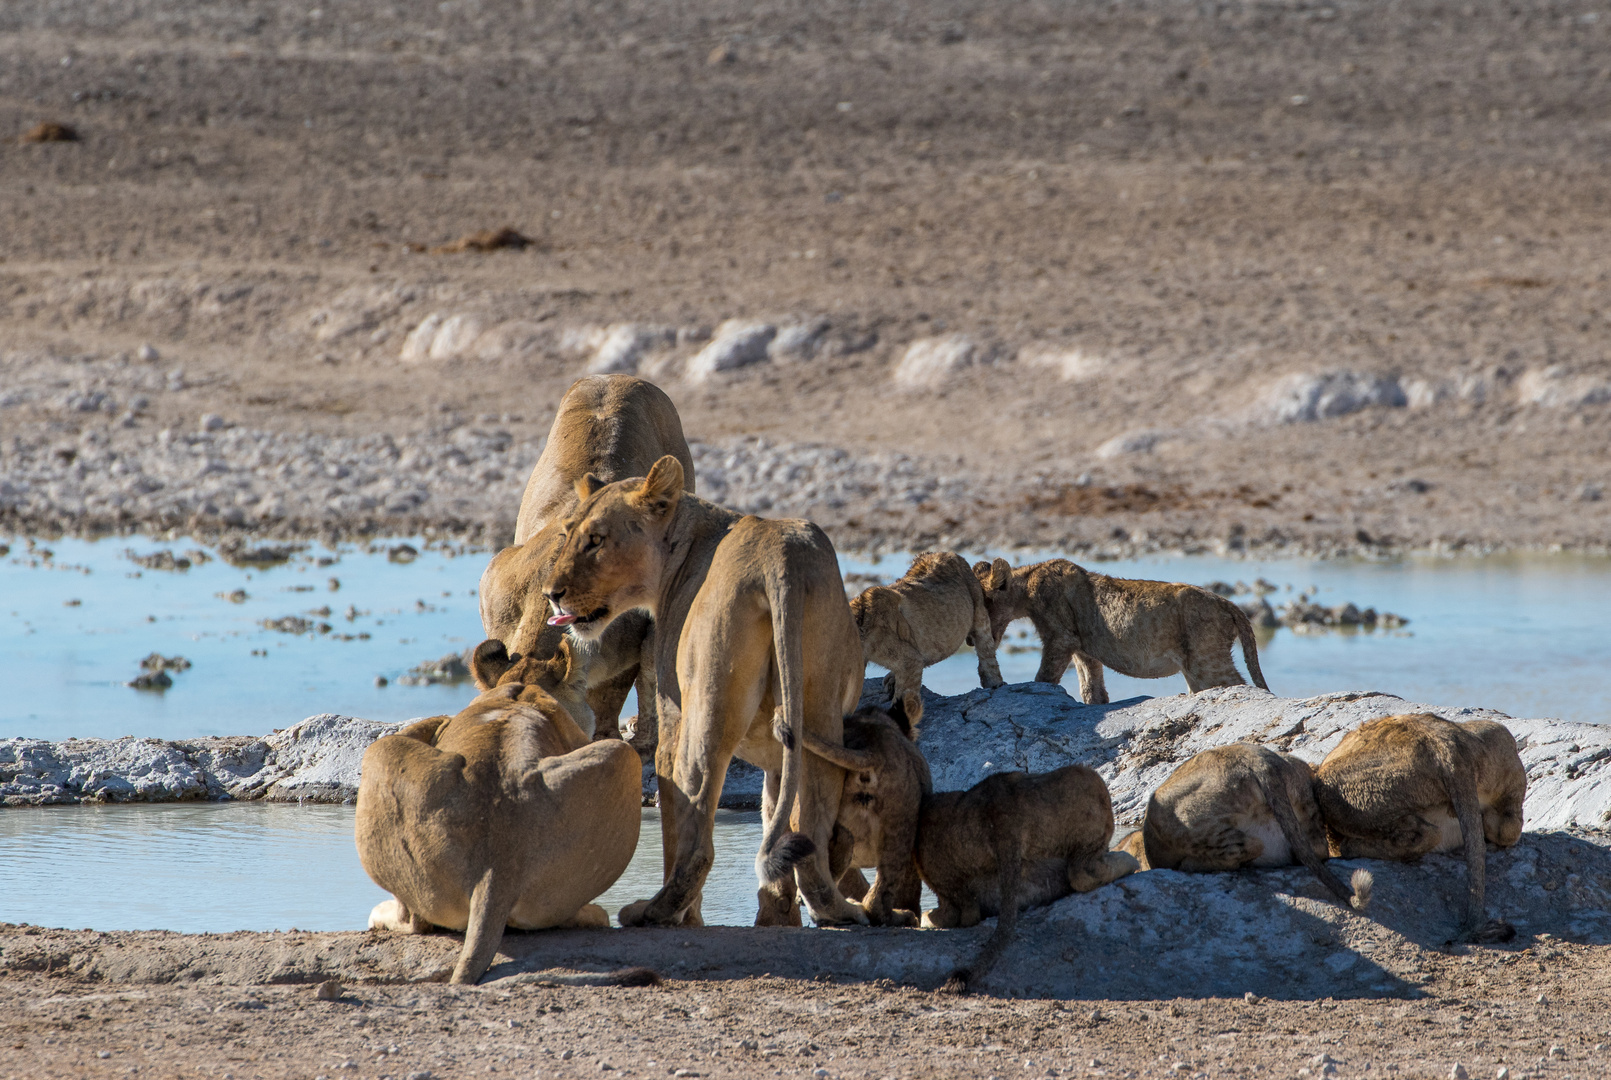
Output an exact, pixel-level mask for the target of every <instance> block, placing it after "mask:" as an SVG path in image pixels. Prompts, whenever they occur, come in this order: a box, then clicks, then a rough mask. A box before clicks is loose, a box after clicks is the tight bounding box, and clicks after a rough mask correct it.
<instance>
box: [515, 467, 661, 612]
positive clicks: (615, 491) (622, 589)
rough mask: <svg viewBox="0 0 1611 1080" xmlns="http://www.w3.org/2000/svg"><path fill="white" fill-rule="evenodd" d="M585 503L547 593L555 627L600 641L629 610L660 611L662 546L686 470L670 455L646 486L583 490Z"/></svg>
mask: <svg viewBox="0 0 1611 1080" xmlns="http://www.w3.org/2000/svg"><path fill="white" fill-rule="evenodd" d="M577 494H578V495H580V496H582V504H581V505H580V506H579V507H577V508H576V513H574V514H572V515H571V516H570V517H569V518H567V519H566V521H565V522H564V524H563V526H562V528H563V538H562V540H561V546H560V550H559V556H558V558H557V559H556V560H555V563H554V572H553V574H552V576H551V577H550V578H549V580H548V587H547V589H546V590H545V595H546V597H547V599H548V603H549V607H550V608H551V609H552V611H553V614H552V615H550V616H549V619H548V624H549V625H550V626H564V627H568V628H569V629H570V632H571V633H573V634H575V635H577V636H578V637H582V638H587V639H593V640H596V639H597V638H598V636H599V635H600V634H602V633H603V632H604V629H605V627H607V626H609V625H610V622H611V621H612V620H613V619H614V618H615V617H616V616H618V615H620V614H621V613H622V612H624V611H631V610H633V609H634V608H644V609H646V610H649V611H650V612H652V611H653V608H654V602H655V598H656V597H657V596H658V594H659V591H660V574H661V570H662V569H663V567H664V565H665V548H664V546H663V544H662V541H663V540H664V538H665V533H666V529H667V528H668V527H669V525H670V523H671V519H672V516H673V515H674V513H675V511H676V507H677V502H678V500H679V499H680V498H681V497H682V465H680V464H679V463H678V461H677V459H676V458H674V457H671V456H669V455H668V456H666V457H663V458H661V459H660V460H659V461H657V462H655V465H654V468H653V469H651V470H649V475H648V477H646V478H645V479H642V480H621V481H619V482H617V483H614V484H607V485H606V484H600V483H599V482H598V478H597V477H594V476H591V475H589V476H587V477H584V478H583V479H582V481H581V483H579V484H578V485H577Z"/></svg>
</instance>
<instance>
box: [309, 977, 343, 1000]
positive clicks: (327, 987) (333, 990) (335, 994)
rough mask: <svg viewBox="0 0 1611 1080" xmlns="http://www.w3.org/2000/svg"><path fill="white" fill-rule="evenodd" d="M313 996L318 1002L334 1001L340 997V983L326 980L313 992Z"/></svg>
mask: <svg viewBox="0 0 1611 1080" xmlns="http://www.w3.org/2000/svg"><path fill="white" fill-rule="evenodd" d="M313 996H314V997H315V998H317V999H318V1000H319V1001H336V1000H338V999H340V997H341V983H339V982H337V981H336V980H335V979H326V980H325V981H324V982H322V983H320V984H319V986H318V989H316V990H314V992H313Z"/></svg>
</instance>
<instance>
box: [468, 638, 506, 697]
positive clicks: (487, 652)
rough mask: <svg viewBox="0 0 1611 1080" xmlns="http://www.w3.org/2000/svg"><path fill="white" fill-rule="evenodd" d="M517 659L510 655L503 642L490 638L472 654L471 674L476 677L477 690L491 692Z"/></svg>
mask: <svg viewBox="0 0 1611 1080" xmlns="http://www.w3.org/2000/svg"><path fill="white" fill-rule="evenodd" d="M514 662H515V658H513V657H511V656H510V655H509V650H508V649H506V648H504V645H503V642H501V641H498V640H497V639H496V638H488V639H487V640H486V641H483V642H482V643H481V644H479V645H477V646H476V647H475V652H473V653H471V654H470V674H471V675H473V676H475V688H476V689H477V690H491V689H492V688H493V687H494V686H497V685H498V680H499V679H501V678H503V675H504V672H506V671H508V670H509V668H510V667H512V666H513V665H514Z"/></svg>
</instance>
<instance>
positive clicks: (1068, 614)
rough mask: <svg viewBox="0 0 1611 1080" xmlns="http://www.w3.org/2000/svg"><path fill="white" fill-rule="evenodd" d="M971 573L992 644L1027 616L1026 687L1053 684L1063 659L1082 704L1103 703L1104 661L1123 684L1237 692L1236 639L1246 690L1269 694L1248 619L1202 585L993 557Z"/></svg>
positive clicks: (1062, 561)
mask: <svg viewBox="0 0 1611 1080" xmlns="http://www.w3.org/2000/svg"><path fill="white" fill-rule="evenodd" d="M973 572H974V574H975V575H976V576H977V577H978V578H979V582H980V584H981V585H983V586H984V592H985V605H986V606H987V607H988V608H989V609H990V630H991V634H992V635H993V637H994V639H995V641H996V642H997V644H1000V642H1001V635H1002V634H1003V633H1005V632H1006V629H1007V624H1008V623H1011V622H1012V621H1013V620H1014V619H1019V618H1022V617H1024V616H1026V615H1027V616H1028V617H1029V620H1030V622H1032V623H1034V624H1035V631H1036V632H1037V633H1038V634H1040V642H1041V657H1040V670H1039V671H1037V672H1036V673H1035V681H1036V682H1049V683H1055V682H1061V681H1062V680H1063V673H1064V672H1065V671H1067V670H1068V664H1069V660H1070V659H1072V660H1073V661H1074V667H1075V670H1077V671H1078V672H1079V674H1080V699H1081V700H1082V701H1084V702H1085V703H1086V704H1087V705H1105V704H1107V701H1108V691H1107V687H1106V686H1104V685H1103V682H1102V666H1103V665H1104V664H1106V665H1107V666H1108V667H1110V668H1112V669H1113V670H1114V671H1117V672H1118V673H1119V674H1121V675H1128V676H1130V677H1131V678H1132V679H1162V678H1166V677H1167V676H1170V675H1173V674H1175V672H1177V671H1178V672H1181V673H1183V674H1184V675H1185V676H1186V688H1187V689H1188V690H1190V691H1191V692H1192V693H1194V694H1195V693H1196V692H1197V691H1199V690H1203V689H1205V688H1207V687H1210V686H1241V685H1243V679H1242V676H1241V673H1240V672H1238V671H1237V670H1236V664H1235V663H1233V662H1232V660H1231V646H1232V645H1233V644H1235V643H1236V642H1238V641H1240V642H1241V643H1242V659H1243V660H1244V661H1246V662H1247V671H1248V674H1249V675H1251V676H1252V677H1253V685H1254V686H1257V687H1259V688H1260V689H1263V690H1268V689H1269V686H1268V685H1266V684H1265V682H1264V674H1263V672H1261V671H1260V670H1259V647H1258V643H1257V642H1255V641H1254V640H1253V624H1252V622H1250V621H1249V620H1248V617H1247V614H1246V613H1245V612H1243V611H1242V609H1241V608H1239V607H1237V606H1236V605H1235V604H1233V603H1231V602H1230V601H1229V600H1227V599H1225V598H1224V597H1223V596H1219V595H1217V594H1215V593H1211V592H1209V591H1208V590H1207V589H1200V588H1198V587H1197V586H1195V585H1176V584H1170V583H1168V582H1163V581H1130V580H1127V579H1125V578H1113V577H1108V576H1107V575H1106V574H1093V573H1091V572H1090V571H1088V570H1086V569H1085V568H1083V567H1081V566H1076V565H1075V564H1074V563H1071V562H1069V561H1068V560H1067V559H1050V560H1048V561H1046V562H1043V563H1036V564H1034V565H1033V566H1020V567H1019V568H1017V569H1016V570H1015V569H1013V568H1012V567H1011V566H1010V565H1008V563H1007V560H1006V559H997V560H996V561H995V562H993V563H983V562H978V563H974V564H973Z"/></svg>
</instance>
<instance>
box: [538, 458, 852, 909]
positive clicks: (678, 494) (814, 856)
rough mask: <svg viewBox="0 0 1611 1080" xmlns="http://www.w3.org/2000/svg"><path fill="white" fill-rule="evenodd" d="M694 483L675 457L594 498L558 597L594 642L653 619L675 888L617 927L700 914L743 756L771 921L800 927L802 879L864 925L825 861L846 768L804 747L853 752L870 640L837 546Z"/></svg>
mask: <svg viewBox="0 0 1611 1080" xmlns="http://www.w3.org/2000/svg"><path fill="white" fill-rule="evenodd" d="M682 472H683V470H682V466H681V465H680V464H679V463H678V462H677V459H676V458H674V457H670V456H667V457H664V458H661V459H660V460H659V461H657V462H656V463H655V465H654V468H652V469H651V470H650V471H649V475H648V476H647V477H645V478H643V479H633V480H623V481H619V482H617V483H614V484H609V485H606V486H602V487H591V490H589V491H587V492H585V493H584V494H585V498H584V500H583V502H582V504H581V506H579V507H578V508H577V510H576V512H575V513H574V514H572V515H571V516H570V517H569V518H568V519H566V521H565V524H564V529H565V532H566V541H565V544H564V546H563V548H562V549H561V552H560V555H559V558H558V560H557V562H556V564H555V569H554V573H553V577H552V578H551V579H550V585H549V591H548V597H549V601H550V603H551V604H552V605H553V607H554V608H555V610H556V611H563V612H565V613H566V614H568V615H572V616H575V617H576V619H577V621H576V623H575V624H573V627H572V630H573V633H575V634H578V635H580V636H583V637H594V636H597V635H598V634H600V633H603V632H605V631H606V630H607V628H608V626H609V625H610V623H611V622H612V621H613V620H615V619H616V618H617V617H619V616H620V615H621V614H622V613H624V612H627V611H632V610H637V609H644V610H647V611H649V612H650V613H651V614H652V615H653V616H654V619H655V626H656V631H655V635H654V647H655V670H656V676H657V685H658V690H659V698H658V703H659V713H660V716H661V724H662V730H661V736H660V744H659V747H658V748H657V750H656V752H655V774H656V776H657V778H658V782H659V789H660V815H661V824H662V829H663V831H664V832H663V839H664V854H665V865H666V879H665V884H664V886H663V887H662V888H661V890H660V891H659V892H658V893H657V894H656V895H655V896H654V897H653V898H652V899H651V900H647V901H641V902H639V903H635V904H631V905H628V906H627V907H626V908H624V909H622V912H621V922H622V923H623V925H643V924H648V925H682V924H687V923H692V922H697V921H698V920H699V917H700V916H699V898H700V890H701V888H702V887H703V885H704V881H705V877H706V875H707V874H708V873H709V871H710V866H711V861H712V859H713V858H714V854H715V848H714V844H713V840H712V834H713V828H714V825H715V814H716V806H717V801H718V799H719V798H720V797H721V789H722V781H723V779H724V778H725V777H726V775H727V766H728V763H729V762H730V761H731V760H732V758H733V757H734V756H735V755H736V756H738V757H740V758H742V759H743V760H745V761H748V762H750V763H751V764H752V765H756V766H758V767H760V768H761V769H763V770H764V771H765V773H766V780H765V786H764V789H763V794H762V811H763V817H764V823H763V838H762V843H761V851H760V853H759V854H758V855H757V858H756V871H757V876H758V877H760V878H761V879H762V892H763V893H764V894H768V897H769V898H770V899H767V897H763V904H762V910H761V913H760V919H761V920H762V921H790V918H791V916H790V913H791V912H794V911H796V910H797V909H796V908H795V905H794V899H793V896H794V887H795V883H796V882H798V885H799V889H800V892H801V893H802V894H803V895H804V897H805V901H806V904H807V906H808V907H809V908H810V911H811V915H812V917H813V918H814V919H816V920H817V921H818V922H819V923H824V922H826V923H839V922H865V921H866V918H867V916H866V914H865V913H864V912H863V911H862V909H861V907H860V906H859V905H856V904H852V903H849V902H848V901H847V900H846V899H845V897H844V896H843V895H842V894H841V893H840V892H839V890H838V888H837V887H836V885H835V881H834V878H833V875H832V874H831V872H830V869H831V868H830V866H829V862H828V855H829V847H830V842H831V840H832V835H833V828H834V820H835V817H836V815H837V813H838V809H839V799H840V794H841V790H842V788H843V786H844V772H843V770H841V769H840V768H838V767H837V766H834V765H831V764H829V763H828V762H826V761H823V760H821V759H820V758H818V757H816V756H815V755H811V754H806V753H805V751H804V736H805V734H806V733H810V734H812V735H814V736H816V737H817V738H819V739H821V740H823V741H824V742H826V743H839V744H842V742H843V734H844V716H845V714H846V713H848V712H850V711H851V710H852V709H853V708H855V704H856V701H857V698H858V697H859V696H860V693H861V683H862V672H863V670H864V665H863V663H862V656H861V642H860V641H859V640H858V639H857V637H856V624H855V622H854V621H853V620H852V619H851V617H850V606H849V605H848V604H847V603H846V602H845V593H844V586H843V584H842V583H841V579H840V576H839V564H838V559H837V556H836V555H835V553H834V549H833V544H832V543H830V542H829V540H828V538H827V536H826V535H825V534H824V533H823V532H822V530H821V529H819V528H817V527H816V526H815V525H812V524H811V523H810V522H805V521H772V520H764V519H762V518H757V517H743V516H740V515H739V514H735V513H733V512H732V511H730V510H725V509H723V508H721V507H719V506H716V505H714V504H712V503H708V502H706V501H704V500H703V499H700V498H698V497H697V496H694V495H690V494H687V493H685V492H684V490H683V486H682ZM791 818H792V819H793V825H792V828H793V830H794V831H792V832H791V831H790V830H791ZM791 868H792V874H791V873H790V870H791ZM793 918H795V919H797V918H798V915H797V914H796V915H794V916H793Z"/></svg>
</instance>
